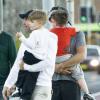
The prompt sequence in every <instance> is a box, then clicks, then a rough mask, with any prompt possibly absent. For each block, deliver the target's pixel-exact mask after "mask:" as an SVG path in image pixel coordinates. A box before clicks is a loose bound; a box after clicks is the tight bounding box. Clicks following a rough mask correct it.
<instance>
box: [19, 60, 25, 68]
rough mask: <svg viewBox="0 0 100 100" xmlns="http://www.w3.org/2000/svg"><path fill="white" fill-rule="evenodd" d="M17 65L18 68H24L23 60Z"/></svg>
mask: <svg viewBox="0 0 100 100" xmlns="http://www.w3.org/2000/svg"><path fill="white" fill-rule="evenodd" d="M19 67H20V70H24V62H23V61H22V62H21V63H20V64H19Z"/></svg>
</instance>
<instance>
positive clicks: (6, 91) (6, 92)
mask: <svg viewBox="0 0 100 100" xmlns="http://www.w3.org/2000/svg"><path fill="white" fill-rule="evenodd" d="M15 89H16V86H15V85H14V86H12V87H11V88H10V89H9V88H8V87H4V88H3V90H2V95H3V98H4V100H8V99H7V98H8V97H9V96H10V95H11V94H12V93H13V92H14V91H15Z"/></svg>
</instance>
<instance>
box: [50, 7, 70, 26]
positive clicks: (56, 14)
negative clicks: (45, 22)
mask: <svg viewBox="0 0 100 100" xmlns="http://www.w3.org/2000/svg"><path fill="white" fill-rule="evenodd" d="M51 18H53V19H54V20H55V21H56V22H57V24H58V25H64V24H66V23H69V21H68V11H67V9H66V8H64V7H59V6H56V7H52V9H51V10H50V15H49V20H51Z"/></svg>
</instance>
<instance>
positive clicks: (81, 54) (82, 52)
mask: <svg viewBox="0 0 100 100" xmlns="http://www.w3.org/2000/svg"><path fill="white" fill-rule="evenodd" d="M76 51H77V53H76V54H75V55H74V56H73V57H71V58H70V59H69V60H67V61H65V62H63V63H62V64H63V67H64V68H65V67H70V66H73V65H76V64H78V63H80V62H82V61H83V60H84V59H85V58H86V46H85V45H83V46H80V47H78V48H77V50H76Z"/></svg>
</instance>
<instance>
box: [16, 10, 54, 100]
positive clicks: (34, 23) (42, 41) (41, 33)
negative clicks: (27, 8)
mask: <svg viewBox="0 0 100 100" xmlns="http://www.w3.org/2000/svg"><path fill="white" fill-rule="evenodd" d="M46 19H47V18H46V13H45V12H43V11H41V10H33V11H31V13H30V14H29V15H28V17H27V19H26V20H27V25H28V26H29V28H30V30H31V31H32V32H31V33H30V35H29V37H28V38H25V37H24V35H23V34H22V33H21V32H17V33H16V37H18V38H19V40H20V41H21V42H22V43H23V44H24V45H25V46H26V50H25V52H24V56H23V58H22V61H21V63H20V66H19V67H20V71H19V75H18V79H17V82H16V86H17V87H18V88H19V92H21V93H20V97H21V98H22V99H25V100H30V97H31V96H30V95H31V94H30V95H27V94H29V93H32V91H33V90H34V88H33V84H36V81H37V78H38V75H39V72H28V71H27V70H24V64H28V65H33V64H36V63H39V62H40V61H43V60H45V59H46V58H47V56H48V48H49V39H50V38H49V37H50V34H51V32H49V31H48V30H47V29H45V28H44V24H45V23H46ZM52 34H53V33H52ZM53 35H54V37H55V34H53ZM29 67H31V66H29ZM30 77H32V78H30ZM34 87H35V86H34Z"/></svg>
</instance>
